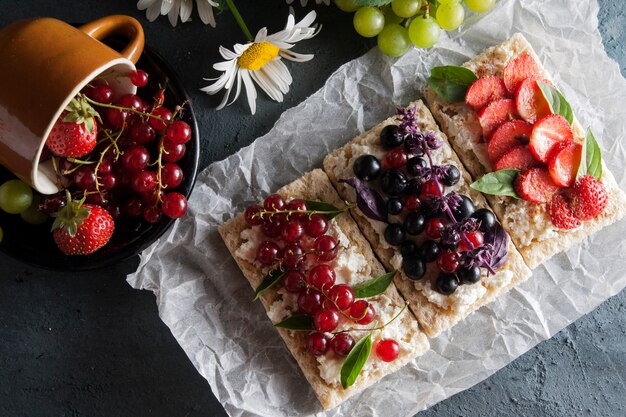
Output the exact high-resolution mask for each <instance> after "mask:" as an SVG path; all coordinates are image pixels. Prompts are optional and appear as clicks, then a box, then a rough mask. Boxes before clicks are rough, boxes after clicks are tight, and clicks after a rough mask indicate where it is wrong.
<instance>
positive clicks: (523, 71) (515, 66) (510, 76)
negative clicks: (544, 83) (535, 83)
mask: <svg viewBox="0 0 626 417" xmlns="http://www.w3.org/2000/svg"><path fill="white" fill-rule="evenodd" d="M540 75H541V74H540V70H539V65H537V61H535V59H534V58H533V57H532V56H530V55H528V54H522V55H520V56H518V57H517V58H515V59H514V60H513V61H511V62H509V63H508V64H507V66H506V67H504V72H503V73H502V78H504V85H506V89H507V90H508V91H509V93H511V94H515V92H516V91H517V89H518V87H519V86H520V84H521V83H522V82H523V81H524V80H525V79H527V78H529V77H537V76H540Z"/></svg>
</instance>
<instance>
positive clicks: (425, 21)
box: [409, 16, 441, 48]
mask: <svg viewBox="0 0 626 417" xmlns="http://www.w3.org/2000/svg"><path fill="white" fill-rule="evenodd" d="M440 33H441V28H440V27H439V25H438V24H437V22H435V20H434V19H433V18H432V17H425V16H420V17H416V18H415V19H413V21H412V22H411V24H410V25H409V38H411V42H413V44H414V45H415V46H417V47H419V48H430V47H431V46H433V45H434V44H436V43H437V41H438V40H439V34H440Z"/></svg>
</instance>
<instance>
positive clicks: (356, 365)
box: [341, 333, 372, 389]
mask: <svg viewBox="0 0 626 417" xmlns="http://www.w3.org/2000/svg"><path fill="white" fill-rule="evenodd" d="M371 351H372V334H371V333H370V334H368V335H367V336H365V337H364V338H363V339H361V340H359V341H358V342H357V343H356V344H355V345H354V347H353V348H352V350H351V351H350V353H348V356H346V360H345V361H344V362H343V365H342V366H341V386H342V387H343V388H344V389H345V388H348V387H349V386H352V385H353V384H354V383H355V382H356V379H357V377H358V376H359V373H361V369H363V365H365V362H366V361H367V358H369V356H370V352H371Z"/></svg>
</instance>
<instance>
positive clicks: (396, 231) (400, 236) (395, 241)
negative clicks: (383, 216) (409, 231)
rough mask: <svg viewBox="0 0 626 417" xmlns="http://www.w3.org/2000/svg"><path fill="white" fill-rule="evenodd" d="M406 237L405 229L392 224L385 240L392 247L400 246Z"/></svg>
mask: <svg viewBox="0 0 626 417" xmlns="http://www.w3.org/2000/svg"><path fill="white" fill-rule="evenodd" d="M405 235H406V233H405V231H404V227H402V225H401V224H398V223H390V224H389V225H387V228H386V229H385V240H386V241H387V243H389V244H390V245H392V246H399V245H400V244H401V243H402V242H403V241H404V237H405Z"/></svg>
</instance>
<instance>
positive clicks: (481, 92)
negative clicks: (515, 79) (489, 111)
mask: <svg viewBox="0 0 626 417" xmlns="http://www.w3.org/2000/svg"><path fill="white" fill-rule="evenodd" d="M506 95H507V94H506V87H505V86H504V81H502V78H499V77H496V76H495V75H488V76H486V77H483V78H479V79H477V80H476V81H474V82H473V83H472V85H470V87H469V88H468V89H467V93H466V94H465V104H467V105H468V106H470V107H471V108H473V109H474V110H480V109H482V108H483V107H485V106H486V105H487V104H489V103H490V102H492V101H494V100H498V99H500V98H506Z"/></svg>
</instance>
